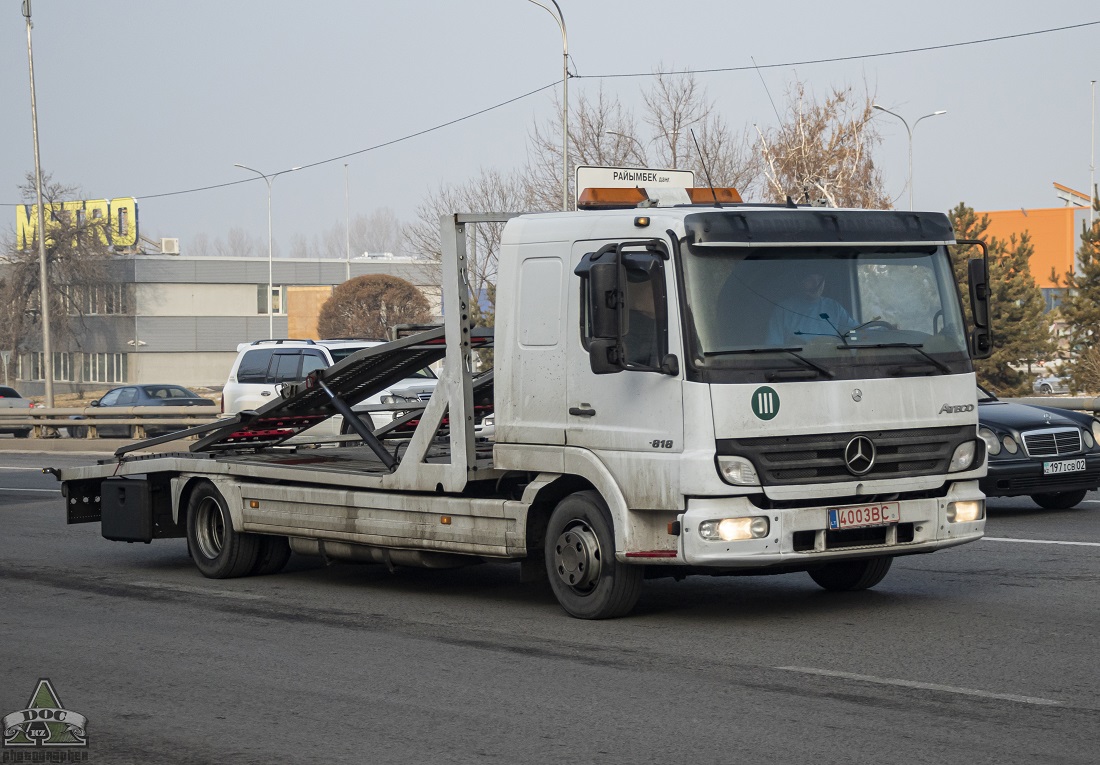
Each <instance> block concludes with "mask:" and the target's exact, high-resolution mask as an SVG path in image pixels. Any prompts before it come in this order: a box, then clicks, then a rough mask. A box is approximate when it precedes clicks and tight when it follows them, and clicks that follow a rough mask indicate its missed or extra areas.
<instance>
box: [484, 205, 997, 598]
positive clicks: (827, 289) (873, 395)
mask: <svg viewBox="0 0 1100 765" xmlns="http://www.w3.org/2000/svg"><path fill="white" fill-rule="evenodd" d="M631 191H633V190H631ZM954 244H955V239H954V235H953V233H952V231H951V228H950V225H949V223H948V221H947V218H946V216H944V215H942V214H938V213H910V212H895V211H881V210H875V211H868V210H835V209H820V208H797V209H795V208H790V207H782V206H776V207H773V206H752V205H736V206H726V207H721V206H710V207H704V208H700V207H697V206H689V205H681V206H675V207H667V208H663V207H661V208H648V209H639V208H630V209H600V208H598V207H597V209H590V210H588V211H586V212H578V213H576V214H574V215H570V216H565V215H561V214H554V215H532V216H524V217H522V218H518V219H515V220H513V221H511V222H510V223H509V225H508V227H507V228H506V230H505V235H504V238H503V240H502V247H501V254H500V262H499V281H498V289H497V294H498V303H497V352H496V359H497V361H496V364H497V380H498V382H497V402H496V406H497V416H496V441H497V445H496V454H495V456H496V463H497V465H498V467H503V468H509V469H513V470H538V471H546V472H550V471H552V472H558V473H571V474H577V475H580V476H583V478H584V480H585V481H586V482H588V483H590V484H591V485H592V486H593V487H594V488H595V490H596V491H597V492H598V493H599V494H600V496H601V497H602V498H603V500H605V501H606V502H607V505H608V509H609V512H610V515H611V516H612V518H613V524H612V525H613V528H614V531H615V537H616V538H615V550H616V555H617V557H618V559H619V560H621V561H624V562H627V561H631V560H634V561H635V562H638V561H640V560H644V561H646V562H647V564H652V565H656V566H660V565H668V566H672V567H676V566H685V565H686V566H689V567H693V566H705V567H710V568H712V569H728V570H738V569H742V570H743V569H760V568H774V569H778V570H783V569H794V568H798V569H806V570H811V573H812V570H813V569H815V567H817V566H824V565H825V564H830V563H836V562H838V561H843V560H848V561H852V560H862V561H865V566H864V568H874V567H876V566H877V567H878V568H882V566H883V563H882V562H883V561H889V559H890V557H892V556H895V555H901V554H908V553H916V552H928V551H931V550H933V549H939V548H941V547H946V546H950V545H954V544H960V543H962V542H966V541H969V540H973V539H977V538H979V537H980V536H981V534H982V531H983V526H984V502H983V496H982V494H981V492H980V491H979V490H978V484H977V481H978V479H979V478H980V477H981V476H982V475H984V472H985V453H984V447H983V443H982V442H981V440H980V439H979V438H978V437H977V433H976V426H977V415H976V401H975V392H974V391H975V388H974V375H973V368H972V364H971V356H972V355H981V354H982V353H984V352H985V350H984V349H986V348H988V326H987V325H988V322H987V321H986V322H985V323H986V326H985V327H982V326H976V328H975V331H974V332H972V333H970V335H968V333H967V331H966V322H965V320H964V314H963V310H962V303H961V298H960V294H959V290H958V287H957V286H956V282H955V277H954V273H953V269H952V263H951V258H950V255H949V251H948V248H949V247H950V246H952V245H954ZM978 263H979V264H980V261H978ZM971 270H972V272H973V273H974V274H975V275H978V276H980V275H981V273H982V272H981V269H980V268H972V269H971ZM975 281H977V282H979V284H976V285H975V286H976V287H980V282H981V280H980V278H979V279H976V280H975ZM974 304H975V315H976V316H978V317H979V319H984V317H985V316H986V315H987V310H986V307H985V304H984V296H982V295H981V294H977V295H976V299H975V303H974ZM548 445H555V446H557V447H560V448H555V449H548V448H547V446H548ZM876 561H877V562H876ZM887 565H888V563H887ZM834 568H835V567H834ZM852 568H853V566H852V565H851V564H848V565H847V569H852ZM855 568H857V569H859V568H860V566H855ZM860 570H862V569H860ZM882 573H883V574H884V573H885V571H883V572H882ZM834 578H835V577H834ZM879 578H881V576H880V577H879ZM821 579H822V580H823V581H826V580H830V578H829V577H828V576H827V575H824V574H823V575H822V576H821ZM857 579H858V577H857ZM830 581H831V580H830ZM864 581H866V577H864ZM820 583H821V582H820V581H819V584H820Z"/></svg>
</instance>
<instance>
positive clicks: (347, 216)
mask: <svg viewBox="0 0 1100 765" xmlns="http://www.w3.org/2000/svg"><path fill="white" fill-rule="evenodd" d="M349 199H350V197H349V196H348V163H347V162H345V163H344V260H345V261H346V263H347V269H346V273H345V274H344V281H345V282H346V281H349V280H350V279H351V203H350V202H349V201H348V200H349Z"/></svg>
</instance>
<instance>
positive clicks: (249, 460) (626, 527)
mask: <svg viewBox="0 0 1100 765" xmlns="http://www.w3.org/2000/svg"><path fill="white" fill-rule="evenodd" d="M578 207H579V208H581V209H579V210H578V211H577V212H568V213H545V214H522V215H521V214H456V215H453V216H445V217H444V218H443V220H442V222H441V226H442V240H443V289H444V299H443V305H444V306H445V307H446V310H445V319H444V324H443V326H442V327H438V328H434V329H431V328H429V329H425V330H423V331H419V330H418V331H415V332H413V333H412V334H407V335H406V336H403V337H399V338H398V339H396V340H394V341H393V342H389V343H386V344H384V345H381V346H378V347H375V348H369V349H366V350H364V351H361V352H358V353H356V354H354V355H353V356H350V357H348V358H347V359H344V360H343V361H341V362H339V363H337V364H335V365H334V366H332V367H330V368H328V369H324V370H318V371H315V372H313V373H311V375H310V376H309V378H307V379H306V380H305V381H304V382H302V383H299V384H295V385H288V386H286V388H284V389H283V391H282V393H281V397H280V398H278V400H276V401H273V402H271V403H269V404H267V405H265V406H264V407H262V408H260V409H258V410H256V411H248V412H241V413H239V414H237V415H235V416H234V417H233V418H231V419H230V420H223V421H220V422H218V423H212V424H208V425H204V426H200V427H197V428H192V429H190V430H188V431H182V432H181V433H179V434H176V435H175V436H165V437H162V438H160V439H151V440H149V441H145V442H141V443H138V444H134V445H131V446H128V447H124V448H123V449H120V450H119V451H118V452H116V454H115V456H114V457H113V458H112V459H107V460H103V461H102V462H101V463H100V464H98V465H93V466H87V467H76V468H66V469H62V470H60V471H56V470H51V471H50V472H53V473H54V474H55V475H57V477H58V478H59V479H60V480H61V481H62V482H63V484H62V485H63V493H64V496H65V498H66V502H67V508H68V522H69V523H81V522H93V521H100V522H101V526H102V533H103V536H104V537H106V538H107V539H112V540H121V541H128V542H149V541H151V540H153V539H160V538H171V537H186V538H187V540H188V545H189V549H190V553H191V556H192V558H193V559H194V561H195V564H196V565H197V567H198V568H199V570H200V571H201V572H202V573H203V574H204V575H205V576H208V577H215V578H221V577H235V576H246V575H250V574H252V575H254V574H270V573H274V572H276V571H278V570H279V569H281V568H282V566H283V565H284V564H285V563H286V561H287V558H288V556H289V555H290V552H291V551H294V552H295V553H298V554H303V555H314V556H321V557H323V558H325V559H329V560H337V561H357V562H375V563H382V564H385V565H388V566H391V567H393V566H428V567H438V568H446V567H452V566H460V565H467V564H470V563H476V562H482V561H520V562H522V564H523V565H522V567H521V571H522V572H523V574H524V576H525V577H529V578H532V579H537V578H540V577H545V578H547V579H548V580H549V582H550V585H551V587H552V589H553V591H554V593H555V595H556V597H557V599H558V601H559V602H560V603H561V606H562V607H563V608H564V610H565V611H566V612H568V613H569V614H571V615H573V616H575V617H580V618H592V619H598V618H607V617H616V616H622V615H624V614H626V613H627V612H629V611H630V610H631V608H632V607H633V606H634V604H635V603H636V601H637V599H638V597H639V594H640V591H641V587H642V583H643V580H644V579H645V578H647V577H658V576H674V577H678V578H679V577H682V576H684V575H687V574H705V575H734V574H762V573H786V572H808V573H809V576H810V577H812V579H813V580H814V581H815V582H816V583H817V584H818V585H820V586H822V587H824V588H826V589H829V590H857V589H863V588H867V587H870V586H873V585H874V584H876V583H877V582H879V581H880V580H881V579H882V578H883V576H885V574H886V572H887V570H888V569H889V567H890V564H891V561H892V560H893V559H894V558H895V557H897V556H899V555H909V554H914V553H928V552H933V551H935V550H940V549H943V548H946V547H950V546H953V545H958V544H962V543H965V542H970V541H973V540H976V539H978V538H980V537H981V535H982V533H983V529H984V522H985V504H984V497H983V495H982V493H981V492H980V491H979V489H978V479H979V478H980V477H981V476H983V475H984V473H985V451H984V445H983V442H982V440H981V439H980V438H979V437H978V435H977V423H978V420H977V408H976V392H975V390H976V388H975V380H974V374H973V368H972V364H971V359H972V358H975V357H983V356H985V355H988V353H989V352H990V348H991V332H990V328H989V320H988V316H989V310H988V289H987V282H988V280H987V274H988V270H987V263H986V262H985V260H984V259H983V258H975V259H973V260H971V261H970V262H969V288H970V290H969V291H970V303H971V309H972V310H971V313H972V315H973V317H974V319H973V322H972V326H970V327H969V328H968V327H967V322H966V320H965V319H964V313H963V310H962V301H961V297H960V292H959V288H958V285H957V284H956V282H955V279H954V276H953V269H952V264H951V257H950V254H949V249H948V248H950V247H952V246H955V245H957V244H962V243H961V242H959V243H957V242H956V241H955V238H954V234H953V232H952V230H951V227H950V224H949V223H948V220H947V218H946V216H944V215H942V214H939V213H921V212H900V211H882V210H874V211H871V210H843V209H823V208H810V207H797V206H795V205H793V204H788V205H786V206H783V205H780V206H767V205H751V204H744V203H741V201H740V197H739V196H737V194H736V192H735V191H733V190H722V189H688V190H684V189H667V188H665V189H653V190H645V189H588V190H585V192H584V193H583V194H582V195H581V198H580V204H579V205H578ZM489 221H496V222H503V221H507V225H506V226H505V228H504V233H503V237H502V242H501V248H500V253H499V276H498V281H497V293H496V296H497V302H496V331H495V337H493V335H492V333H491V332H489V331H486V330H482V329H479V328H477V327H473V326H472V325H471V320H470V312H469V311H468V310H467V309H468V307H469V306H470V305H471V299H472V298H471V295H470V294H469V288H468V280H467V278H466V258H467V250H466V240H467V231H466V229H467V227H468V226H470V224H472V223H477V222H489ZM969 244H975V245H981V243H980V242H970V243H969ZM981 247H982V249H983V250H984V245H981ZM490 345H491V346H492V347H493V349H494V352H493V355H494V363H495V368H494V369H493V370H492V371H490V372H488V373H480V374H479V373H477V372H475V371H474V364H473V362H472V354H473V353H474V351H476V350H477V349H478V348H480V347H489V346H490ZM439 360H443V368H442V373H441V374H440V378H439V381H438V383H437V385H436V388H435V391H434V393H433V395H432V397H431V398H430V400H429V401H427V402H426V403H423V404H421V405H420V406H419V407H412V405H411V404H402V405H398V406H391V408H392V409H402V410H405V412H404V414H402V415H401V416H399V417H396V418H395V419H394V420H393V421H392V422H387V424H386V425H384V426H383V427H380V428H377V429H376V430H374V431H372V430H370V429H369V428H368V427H367V426H365V425H363V424H362V423H361V422H360V421H359V420H358V418H353V417H352V418H349V421H350V422H353V423H359V424H360V427H359V428H357V435H358V437H355V436H351V437H345V438H344V439H343V440H342V441H341V442H340V443H338V444H336V445H328V446H318V445H309V444H301V443H295V444H288V443H287V441H288V439H290V438H291V437H293V436H295V435H297V434H299V433H300V432H301V431H303V430H305V429H307V428H309V427H310V426H312V425H314V424H316V423H317V422H319V421H320V420H321V419H324V418H325V417H329V416H332V415H334V414H337V413H340V414H345V415H347V414H348V413H349V411H350V407H351V406H354V405H355V404H357V403H359V402H361V401H363V400H365V399H367V398H369V397H370V396H372V395H374V394H375V393H377V392H378V391H380V390H382V389H384V388H386V387H387V386H389V385H391V384H393V383H394V382H395V381H397V380H400V379H402V378H404V377H407V376H408V374H409V373H410V372H411V371H413V370H417V369H422V368H424V367H425V366H427V365H428V364H429V363H434V362H436V361H439ZM489 411H491V412H492V413H493V420H494V421H495V429H494V430H495V433H494V438H493V440H492V441H489V440H486V439H482V438H476V437H475V427H474V426H475V422H480V421H481V417H482V416H484V415H485V414H486V413H487V412H489ZM376 419H378V418H376ZM414 424H415V428H413V425H414ZM183 435H188V436H197V439H196V440H192V441H190V442H188V448H187V450H185V451H181V452H178V453H148V452H146V451H144V449H145V448H146V447H147V446H149V445H151V444H155V443H157V442H162V441H167V440H169V439H171V438H173V437H176V438H179V437H182V436H183Z"/></svg>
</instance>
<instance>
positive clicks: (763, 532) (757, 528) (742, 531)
mask: <svg viewBox="0 0 1100 765" xmlns="http://www.w3.org/2000/svg"><path fill="white" fill-rule="evenodd" d="M768 528H769V527H768V519H767V518H764V517H756V518H720V519H717V520H713V521H703V522H702V523H700V524H699V536H701V537H702V538H703V539H707V540H710V541H712V542H718V541H722V542H740V541H744V540H746V539H762V538H763V537H766V536H767V535H768Z"/></svg>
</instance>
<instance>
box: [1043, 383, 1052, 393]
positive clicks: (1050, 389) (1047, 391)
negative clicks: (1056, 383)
mask: <svg viewBox="0 0 1100 765" xmlns="http://www.w3.org/2000/svg"><path fill="white" fill-rule="evenodd" d="M1039 392H1040V393H1053V392H1054V388H1052V387H1050V386H1049V385H1047V384H1046V383H1043V384H1042V385H1040V386H1039Z"/></svg>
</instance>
